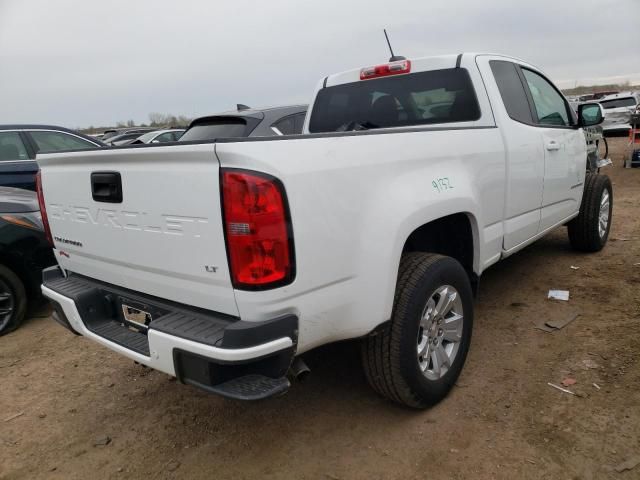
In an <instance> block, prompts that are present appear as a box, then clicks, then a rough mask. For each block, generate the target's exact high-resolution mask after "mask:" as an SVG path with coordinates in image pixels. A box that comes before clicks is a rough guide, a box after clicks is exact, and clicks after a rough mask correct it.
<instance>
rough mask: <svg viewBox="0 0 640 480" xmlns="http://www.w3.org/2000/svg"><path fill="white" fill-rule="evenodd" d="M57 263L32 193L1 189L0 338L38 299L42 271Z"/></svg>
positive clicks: (13, 327) (21, 318)
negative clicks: (28, 306) (30, 304)
mask: <svg viewBox="0 0 640 480" xmlns="http://www.w3.org/2000/svg"><path fill="white" fill-rule="evenodd" d="M55 264H56V259H55V257H54V255H53V249H52V248H51V245H50V244H49V242H48V241H47V238H46V236H45V234H44V231H43V228H42V217H41V216H40V209H39V207H38V200H37V196H36V194H35V193H34V192H31V191H28V190H22V189H18V188H9V187H0V335H4V334H5V333H8V332H10V331H12V330H15V329H16V328H18V326H19V325H20V323H21V322H22V320H23V319H24V316H25V314H26V311H27V305H28V304H29V303H35V302H38V301H39V299H40V298H41V295H40V284H41V283H42V270H43V269H44V268H46V267H50V266H52V265H55Z"/></svg>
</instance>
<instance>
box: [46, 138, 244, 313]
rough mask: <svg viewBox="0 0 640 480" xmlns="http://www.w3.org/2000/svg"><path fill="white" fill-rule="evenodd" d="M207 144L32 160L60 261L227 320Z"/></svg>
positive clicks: (215, 176)
mask: <svg viewBox="0 0 640 480" xmlns="http://www.w3.org/2000/svg"><path fill="white" fill-rule="evenodd" d="M214 148H215V145H213V144H205V145H170V146H162V147H147V148H131V149H117V150H114V149H104V150H97V151H92V152H67V153H59V154H46V155H38V162H39V164H40V167H41V170H42V185H43V192H44V199H45V204H46V209H47V213H48V217H49V223H50V225H51V231H52V235H53V237H54V243H55V246H56V256H57V258H58V261H59V263H60V265H61V266H62V267H63V268H65V269H68V270H70V271H72V272H75V273H79V274H82V275H85V276H87V277H90V278H94V279H98V280H102V281H104V282H108V283H112V284H115V285H118V286H122V287H125V288H129V289H132V290H134V291H137V292H142V293H146V294H149V295H154V296H156V297H160V298H164V299H168V300H172V301H175V302H179V303H183V304H187V305H193V306H196V307H201V308H205V309H208V310H213V311H217V312H221V313H226V314H230V315H237V308H236V304H235V300H234V295H233V289H232V286H231V281H230V276H229V270H228V267H227V254H226V249H225V240H224V235H223V227H222V214H221V209H220V188H219V182H220V180H219V166H218V161H217V159H216V157H215V153H214Z"/></svg>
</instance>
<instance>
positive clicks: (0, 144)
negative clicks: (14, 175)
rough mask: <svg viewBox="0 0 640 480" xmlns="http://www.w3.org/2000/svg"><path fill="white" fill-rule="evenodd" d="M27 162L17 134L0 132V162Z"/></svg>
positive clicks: (24, 149) (27, 158) (27, 155)
mask: <svg viewBox="0 0 640 480" xmlns="http://www.w3.org/2000/svg"><path fill="white" fill-rule="evenodd" d="M12 160H13V161H15V160H29V154H28V153H27V149H26V147H25V146H24V143H23V142H22V138H20V134H19V133H18V132H0V161H12Z"/></svg>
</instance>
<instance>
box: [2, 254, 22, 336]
mask: <svg viewBox="0 0 640 480" xmlns="http://www.w3.org/2000/svg"><path fill="white" fill-rule="evenodd" d="M26 311H27V293H26V292H25V289H24V284H23V283H22V281H21V280H20V279H19V278H18V277H17V275H16V274H15V273H13V272H12V271H11V270H9V269H8V268H7V267H5V266H4V265H0V335H5V334H7V333H9V332H11V331H13V330H15V329H16V328H18V327H19V326H20V324H21V323H22V320H23V319H24V315H25V312H26Z"/></svg>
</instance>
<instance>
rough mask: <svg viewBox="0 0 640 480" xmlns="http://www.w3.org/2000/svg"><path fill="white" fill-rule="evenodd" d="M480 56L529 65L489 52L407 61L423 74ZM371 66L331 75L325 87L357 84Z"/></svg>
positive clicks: (410, 59) (325, 81) (324, 82)
mask: <svg viewBox="0 0 640 480" xmlns="http://www.w3.org/2000/svg"><path fill="white" fill-rule="evenodd" d="M479 55H491V56H498V57H504V58H505V59H506V60H512V61H515V62H518V63H522V64H527V63H526V62H524V61H523V60H521V59H519V58H515V57H510V56H507V55H502V54H499V53H488V52H482V53H480V52H463V53H456V54H454V53H452V54H447V55H437V56H427V57H415V58H409V57H407V60H409V61H411V72H412V73H413V72H423V71H428V70H440V69H446V68H455V67H459V66H460V64H461V62H462V60H463V59H464V58H475V57H477V56H479ZM387 63H390V62H389V61H382V62H378V63H376V64H375V65H384V64H387ZM372 65H373V64H371V65H362V66H361V67H358V68H354V69H351V70H346V71H344V72H339V73H335V74H332V75H329V76H328V77H326V78H325V79H324V80H323V86H324V87H330V86H333V85H341V84H343V83H350V82H356V81H359V80H360V71H361V70H362V68H365V67H370V66H372Z"/></svg>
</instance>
